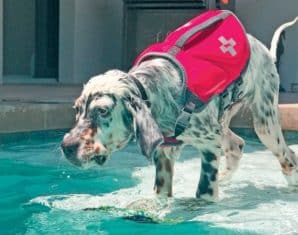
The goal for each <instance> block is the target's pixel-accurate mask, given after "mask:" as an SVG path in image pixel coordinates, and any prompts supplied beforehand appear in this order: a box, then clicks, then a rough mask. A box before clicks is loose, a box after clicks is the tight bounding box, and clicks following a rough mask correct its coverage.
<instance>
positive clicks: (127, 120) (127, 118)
mask: <svg viewBox="0 0 298 235" xmlns="http://www.w3.org/2000/svg"><path fill="white" fill-rule="evenodd" d="M121 117H122V121H123V123H124V125H125V127H126V128H127V129H129V127H131V126H132V114H131V113H130V112H128V111H127V110H125V111H123V112H122V115H121Z"/></svg>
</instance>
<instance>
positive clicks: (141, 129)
mask: <svg viewBox="0 0 298 235" xmlns="http://www.w3.org/2000/svg"><path fill="white" fill-rule="evenodd" d="M125 103H126V106H127V108H128V109H129V110H130V112H131V113H132V115H133V118H134V129H135V130H134V131H135V137H136V141H137V144H138V146H139V147H140V149H141V152H142V154H143V155H145V156H146V157H147V158H148V160H152V159H153V158H154V156H155V154H156V150H157V147H158V146H159V145H160V144H161V143H162V142H163V136H162V134H161V131H160V129H159V127H158V125H157V123H156V122H155V120H154V119H153V117H152V114H151V111H150V110H149V108H148V107H147V105H146V104H145V102H144V101H142V100H141V99H140V98H138V97H133V98H131V97H130V98H129V99H127V100H126V102H125Z"/></svg>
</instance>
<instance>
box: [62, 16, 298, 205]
mask: <svg viewBox="0 0 298 235" xmlns="http://www.w3.org/2000/svg"><path fill="white" fill-rule="evenodd" d="M296 21H297V18H296ZM294 23H295V21H292V22H289V23H286V24H284V25H282V26H280V27H279V28H278V29H277V30H276V31H275V34H274V37H273V39H272V44H271V49H270V51H269V50H268V49H267V48H266V47H265V46H264V45H263V44H262V43H261V42H260V41H258V40H257V39H256V38H254V37H253V36H251V35H247V37H248V41H249V45H250V51H251V55H250V59H249V62H248V65H247V68H246V70H245V72H244V73H243V76H242V77H243V79H242V83H241V84H238V89H237V90H236V91H235V90H234V89H230V88H228V89H227V90H226V92H225V93H226V94H225V97H226V102H228V103H229V105H228V106H227V107H228V108H227V109H225V110H224V111H223V112H221V106H222V99H221V98H220V97H219V96H215V97H213V98H212V100H211V101H210V102H208V103H207V105H206V106H205V107H204V109H203V110H202V111H201V112H197V113H193V114H192V116H191V118H190V121H189V125H188V126H187V127H186V129H185V131H184V132H183V133H182V134H181V135H180V136H178V137H177V140H178V141H179V144H177V145H174V146H168V147H162V146H161V145H160V141H161V139H163V136H170V135H172V133H173V131H174V128H175V122H176V120H177V117H178V115H179V113H180V111H181V110H180V109H181V103H180V102H181V99H182V94H181V93H182V86H183V84H182V83H181V77H180V76H181V75H180V73H179V71H178V69H177V67H175V66H173V64H172V63H171V62H170V61H168V60H166V59H162V58H155V59H151V60H147V61H144V62H142V63H141V64H140V65H138V66H137V67H134V68H132V69H131V70H130V71H129V72H128V73H125V72H122V71H119V70H111V71H108V72H106V73H104V74H101V75H98V76H95V77H93V78H91V79H90V80H89V82H88V83H87V84H86V85H85V86H84V88H83V91H82V93H81V95H80V97H79V98H78V99H77V100H76V102H75V105H74V107H75V109H76V125H75V127H74V128H73V129H72V130H70V132H69V133H67V134H66V135H65V136H64V139H63V141H62V143H61V147H62V150H63V152H64V154H65V156H66V158H67V159H68V160H69V161H71V162H72V163H74V164H75V165H77V166H84V165H86V164H88V163H90V162H95V163H97V164H99V165H102V164H103V163H104V162H105V161H106V160H107V159H108V158H109V157H110V155H111V153H113V152H114V151H117V150H120V149H121V148H123V147H125V146H126V145H127V144H128V143H129V142H130V141H131V140H133V139H135V140H136V142H137V144H138V145H139V147H140V149H141V151H142V153H143V155H145V156H147V157H148V158H150V159H151V158H153V161H154V164H155V167H156V176H155V187H154V188H155V191H156V193H157V194H159V195H166V196H172V180H173V173H174V171H173V168H174V161H175V159H177V157H178V156H179V155H180V153H181V150H182V149H183V148H184V147H185V146H186V145H192V146H194V147H195V148H197V149H198V150H199V151H200V152H201V153H202V159H201V162H202V164H201V166H202V167H201V174H200V180H199V184H198V187H197V193H196V197H197V198H202V199H204V200H207V201H215V200H216V199H217V198H218V181H219V180H218V179H219V176H218V175H219V174H218V167H219V157H220V156H221V153H222V151H223V153H224V155H225V157H226V161H227V166H226V169H225V171H224V172H223V173H222V174H221V176H222V177H223V178H230V177H231V175H232V173H233V172H235V170H236V169H237V168H238V166H239V161H240V159H241V157H242V149H243V145H244V141H243V139H242V138H241V137H239V136H237V135H236V134H235V133H233V132H232V131H231V129H229V124H230V120H231V118H232V117H233V116H234V115H235V114H236V113H237V111H238V110H239V109H240V108H241V107H243V106H246V107H247V108H249V109H250V110H251V111H252V115H253V123H254V128H255V131H256V133H257V135H258V137H259V138H260V140H261V141H262V142H263V143H264V145H265V146H267V147H268V148H269V149H270V150H271V151H272V153H273V154H274V155H275V156H276V157H277V159H278V161H279V162H280V165H281V169H282V173H283V174H284V176H285V177H286V179H287V181H288V183H289V185H291V186H296V187H298V157H297V156H296V155H295V153H294V152H293V151H292V150H291V149H290V148H289V147H288V146H287V144H286V143H285V140H284V137H283V134H282V130H281V126H280V123H279V114H278V93H279V75H278V73H277V70H276V66H275V58H276V48H277V43H278V40H279V37H280V34H281V33H282V31H283V30H284V29H285V28H286V27H288V26H290V25H293V24H294ZM142 90H143V91H142ZM144 92H145V93H146V95H147V97H146V99H147V100H144V97H142V96H143V95H142V94H141V93H144ZM235 96H236V97H238V98H237V99H236V101H235V100H234V99H232V97H235Z"/></svg>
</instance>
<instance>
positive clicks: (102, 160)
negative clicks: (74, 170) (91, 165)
mask: <svg viewBox="0 0 298 235" xmlns="http://www.w3.org/2000/svg"><path fill="white" fill-rule="evenodd" d="M92 159H93V160H94V161H95V162H96V163H97V164H98V165H103V164H104V163H105V162H106V160H107V159H108V156H106V155H96V156H94V157H93V158H92Z"/></svg>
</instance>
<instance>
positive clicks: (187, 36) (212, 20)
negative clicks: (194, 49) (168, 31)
mask: <svg viewBox="0 0 298 235" xmlns="http://www.w3.org/2000/svg"><path fill="white" fill-rule="evenodd" d="M232 14H233V13H232V12H230V11H224V12H222V13H220V14H218V15H216V16H214V17H212V18H210V19H209V20H206V21H204V22H203V23H201V24H199V25H197V26H195V27H193V28H192V29H190V30H189V31H186V32H185V33H184V34H182V36H181V37H180V38H179V39H178V40H177V41H176V43H175V46H177V47H179V48H182V47H183V46H184V44H185V43H186V41H187V40H188V39H190V38H191V37H192V36H193V35H194V34H196V33H197V32H199V31H201V30H203V29H205V28H208V27H209V26H211V25H213V24H215V23H216V22H218V21H220V20H223V19H225V18H227V17H228V16H230V15H232Z"/></svg>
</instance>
